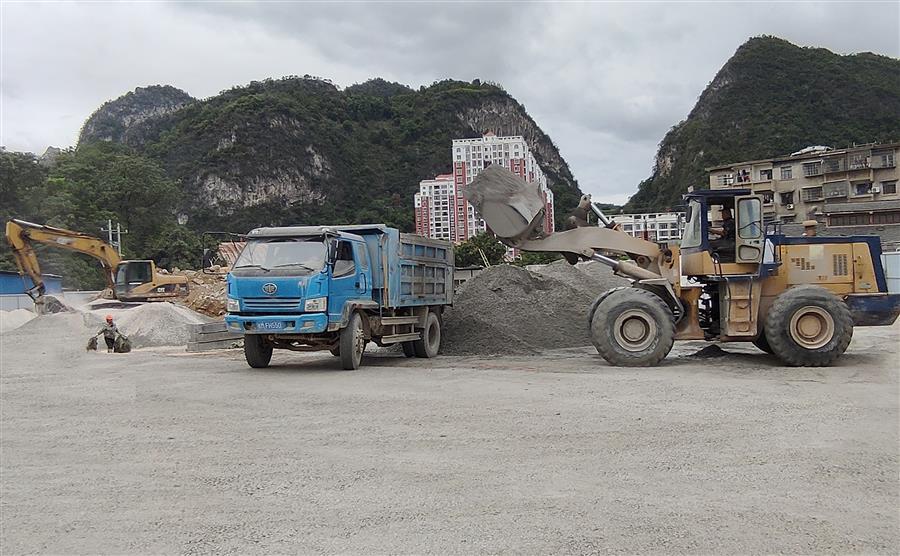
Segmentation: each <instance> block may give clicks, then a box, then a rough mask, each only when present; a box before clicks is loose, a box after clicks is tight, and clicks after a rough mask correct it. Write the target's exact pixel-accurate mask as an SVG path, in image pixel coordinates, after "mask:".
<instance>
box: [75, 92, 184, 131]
mask: <svg viewBox="0 0 900 556" xmlns="http://www.w3.org/2000/svg"><path fill="white" fill-rule="evenodd" d="M194 101H195V99H194V98H193V97H191V96H190V95H189V94H187V93H185V92H184V91H182V90H181V89H176V88H175V87H171V86H169V85H165V86H160V85H151V86H149V87H138V88H137V89H135V90H134V91H132V92H130V93H127V94H125V95H123V96H121V97H119V98H117V99H115V100H111V101H109V102H106V103H104V104H103V106H101V107H100V108H98V109H97V111H96V112H94V113H93V114H92V115H91V117H90V118H88V120H87V121H86V122H85V123H84V127H82V128H81V135H80V136H79V138H78V142H79V143H81V142H91V141H114V142H117V143H126V144H128V143H132V142H135V141H136V140H137V138H136V137H133V135H134V129H135V128H136V127H137V126H138V125H139V124H141V123H143V122H145V121H146V120H149V119H151V118H159V117H161V116H165V115H166V114H170V113H172V112H174V111H176V110H178V109H180V108H183V107H184V106H187V105H188V104H190V103H192V102H194Z"/></svg>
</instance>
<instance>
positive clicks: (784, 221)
mask: <svg viewBox="0 0 900 556" xmlns="http://www.w3.org/2000/svg"><path fill="white" fill-rule="evenodd" d="M795 220H797V218H796V217H795V216H782V217H781V223H782V224H793V223H794V221H795Z"/></svg>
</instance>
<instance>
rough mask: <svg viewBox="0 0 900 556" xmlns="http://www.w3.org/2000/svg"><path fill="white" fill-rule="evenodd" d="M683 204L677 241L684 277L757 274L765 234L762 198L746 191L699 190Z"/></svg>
mask: <svg viewBox="0 0 900 556" xmlns="http://www.w3.org/2000/svg"><path fill="white" fill-rule="evenodd" d="M684 198H685V201H686V202H687V209H686V215H685V221H686V224H685V230H684V237H683V238H682V240H681V265H682V273H683V274H684V275H686V276H714V275H718V276H729V275H747V274H757V273H758V271H759V265H760V264H761V263H762V261H763V254H764V248H765V241H766V238H765V233H764V230H763V222H762V198H761V197H760V196H758V195H752V194H751V191H750V190H749V189H717V190H702V191H695V192H692V193H688V194H687V195H685V196H684Z"/></svg>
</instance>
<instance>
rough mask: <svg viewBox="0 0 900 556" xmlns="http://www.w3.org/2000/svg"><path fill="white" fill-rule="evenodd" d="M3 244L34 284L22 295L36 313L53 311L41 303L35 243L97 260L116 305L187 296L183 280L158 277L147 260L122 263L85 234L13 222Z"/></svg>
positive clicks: (105, 245)
mask: <svg viewBox="0 0 900 556" xmlns="http://www.w3.org/2000/svg"><path fill="white" fill-rule="evenodd" d="M6 241H7V242H9V245H10V247H11V248H12V252H13V257H15V259H16V264H17V265H18V267H19V273H20V274H22V275H28V276H29V277H30V278H31V281H32V282H33V283H34V286H33V287H32V288H30V289H29V290H28V291H27V292H26V293H28V295H29V296H31V298H32V299H33V300H34V302H35V306H36V307H37V309H38V312H55V311H54V310H53V309H52V308H51V303H48V300H47V299H45V297H49V296H45V295H44V291H45V288H44V280H43V278H42V277H41V268H40V265H39V264H38V259H37V255H36V254H35V251H34V244H35V243H42V244H45V245H50V246H53V247H58V248H60V249H67V250H70V251H77V252H78V253H84V254H86V255H90V256H91V257H94V258H95V259H97V260H99V261H100V264H101V265H102V266H103V276H104V278H106V283H107V287H108V288H109V290H110V291H111V292H112V295H113V297H114V298H115V299H118V300H120V301H157V300H169V299H172V298H177V297H182V296H185V295H187V293H188V282H187V278H186V277H184V276H168V275H163V274H160V273H159V272H157V270H156V264H155V263H154V262H153V261H151V260H129V261H123V260H122V258H121V257H120V256H119V253H118V252H117V251H116V250H115V249H114V248H113V247H112V246H111V245H110V244H108V243H106V242H105V241H103V240H101V239H99V238H96V237H93V236H90V235H87V234H82V233H80V232H73V231H71V230H64V229H62V228H54V227H52V226H43V225H41V224H33V223H31V222H26V221H24V220H15V219H14V220H10V221H9V222H7V223H6ZM52 306H56V307H59V304H58V302H57V303H52Z"/></svg>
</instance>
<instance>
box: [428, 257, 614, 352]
mask: <svg viewBox="0 0 900 556" xmlns="http://www.w3.org/2000/svg"><path fill="white" fill-rule="evenodd" d="M600 266H602V265H600ZM532 268H533V269H534V270H527V269H523V268H519V267H514V266H508V265H501V266H493V267H489V268H487V269H485V270H483V271H482V272H481V273H479V274H478V275H477V276H475V277H474V278H472V279H471V280H469V281H467V282H466V283H465V284H463V285H462V286H461V287H460V289H459V290H458V291H457V293H456V296H455V299H454V302H453V307H452V308H450V309H448V310H447V312H446V313H445V315H444V338H443V352H444V353H446V354H448V355H474V354H534V353H539V352H541V351H544V350H547V349H555V348H565V347H579V346H585V345H590V343H591V340H590V333H589V331H588V326H587V311H588V310H589V308H590V305H591V303H592V302H593V300H594V299H595V298H596V297H597V296H598V295H600V293H602V292H604V291H606V290H608V289H610V288H613V287H616V286H620V285H627V284H628V281H627V280H624V279H622V278H619V277H617V276H614V275H613V274H612V272H611V271H610V270H609V269H606V268H602V269H594V268H593V267H587V268H585V267H581V266H574V267H573V266H571V265H569V264H568V263H566V262H565V261H558V262H555V263H553V264H550V265H543V266H535V267H532ZM601 270H603V271H604V272H600V271H601Z"/></svg>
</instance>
